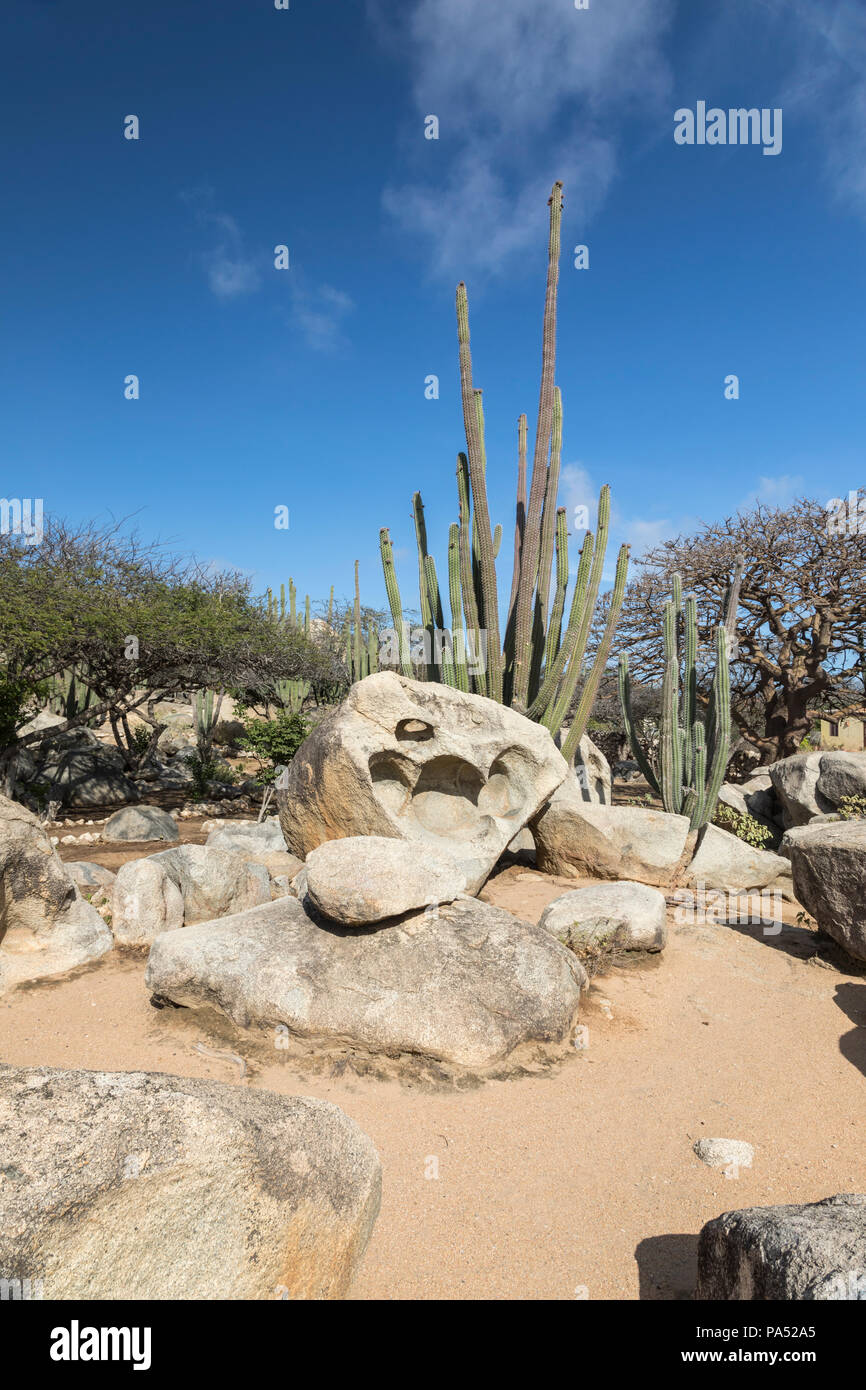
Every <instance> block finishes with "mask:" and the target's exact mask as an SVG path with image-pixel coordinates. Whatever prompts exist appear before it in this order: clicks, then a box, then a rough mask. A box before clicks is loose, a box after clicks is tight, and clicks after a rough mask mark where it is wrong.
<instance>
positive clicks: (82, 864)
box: [64, 859, 117, 888]
mask: <svg viewBox="0 0 866 1390" xmlns="http://www.w3.org/2000/svg"><path fill="white" fill-rule="evenodd" d="M64 867H65V869H66V872H67V873H68V874H69V877H70V878H71V879H72V881H73V883H77V884H78V886H79V888H110V887H111V885H112V883H113V882H114V880H115V878H116V877H117V875H116V874H113V873H112V872H111V869H106V868H105V867H104V866H103V865H102V864H92V863H91V862H90V861H89V860H88V859H73V860H72V861H71V862H70V861H69V860H67V862H66V864H65V865H64Z"/></svg>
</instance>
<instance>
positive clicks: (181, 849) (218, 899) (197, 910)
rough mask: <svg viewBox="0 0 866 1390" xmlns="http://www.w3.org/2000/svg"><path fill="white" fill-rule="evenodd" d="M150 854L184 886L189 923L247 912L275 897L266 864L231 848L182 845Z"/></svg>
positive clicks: (173, 879)
mask: <svg viewBox="0 0 866 1390" xmlns="http://www.w3.org/2000/svg"><path fill="white" fill-rule="evenodd" d="M149 857H150V859H151V860H152V861H153V862H154V863H155V864H159V865H160V867H161V868H163V869H165V871H166V873H167V874H168V876H169V878H170V879H171V880H172V882H173V883H174V884H176V885H177V887H178V888H179V889H180V891H181V894H182V896H183V920H184V924H185V925H186V926H189V925H190V923H192V922H207V921H210V920H212V919H213V918H215V917H225V916H227V915H228V914H229V913H232V912H244V911H245V910H246V909H247V908H248V907H256V906H258V904H259V903H267V902H270V900H271V883H270V876H269V874H268V871H267V869H266V868H265V867H264V865H263V864H251V863H248V862H246V861H245V860H243V859H241V858H240V856H239V855H237V854H233V853H231V852H230V851H228V850H223V849H214V848H213V847H212V846H207V845H178V846H176V848H175V849H165V850H162V851H161V852H160V853H159V854H153V855H150V856H149Z"/></svg>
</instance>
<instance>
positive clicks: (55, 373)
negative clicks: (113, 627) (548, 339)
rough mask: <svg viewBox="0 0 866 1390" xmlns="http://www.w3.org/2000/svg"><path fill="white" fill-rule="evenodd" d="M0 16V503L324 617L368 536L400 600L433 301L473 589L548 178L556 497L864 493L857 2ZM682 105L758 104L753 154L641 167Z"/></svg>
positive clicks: (529, 369)
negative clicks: (135, 532) (285, 523)
mask: <svg viewBox="0 0 866 1390" xmlns="http://www.w3.org/2000/svg"><path fill="white" fill-rule="evenodd" d="M2 31H3V43H2V45H0V51H2V57H0V73H2V81H0V105H2V108H3V110H2V126H3V129H4V131H5V132H6V135H5V139H4V141H3V144H2V155H0V160H2V186H3V191H4V198H3V216H2V220H0V241H2V256H0V280H2V320H3V330H4V331H3V334H2V347H0V352H2V360H0V440H2V450H3V462H4V480H3V492H4V494H5V495H7V496H21V497H36V496H40V497H42V498H44V502H45V508H46V511H50V512H54V513H57V514H59V515H62V516H65V517H67V518H69V519H70V520H83V519H88V518H94V519H100V520H108V519H110V518H111V517H115V518H120V517H125V516H130V515H132V514H135V524H136V525H137V527H138V528H139V530H140V531H141V532H142V533H143V534H144V535H146V536H148V537H161V538H162V539H164V540H166V541H168V542H170V544H171V545H172V547H173V548H174V549H176V550H179V551H183V552H188V553H192V554H195V555H197V556H198V557H199V558H200V559H202V560H205V561H213V562H215V563H217V564H219V565H230V566H233V567H238V568H241V569H244V570H246V571H248V572H250V573H251V575H252V576H253V579H254V583H255V586H256V588H257V589H264V588H265V586H266V585H268V584H275V585H278V584H279V582H280V580H281V579H287V578H288V576H289V575H292V576H293V577H294V579H295V581H296V583H297V584H298V587H299V590H300V592H301V593H302V594H303V593H304V592H309V593H310V594H311V595H312V596H313V597H314V598H323V597H325V596H326V595H327V591H328V588H329V586H330V585H331V584H334V585H335V587H336V590H337V593H338V594H341V595H344V596H348V595H349V594H350V592H351V587H352V563H353V561H354V560H355V559H356V558H357V559H359V560H360V562H361V576H362V592H363V596H364V598H365V600H366V601H367V602H371V603H374V604H379V603H381V602H382V601H383V598H384V586H383V583H382V579H381V572H380V566H379V560H378V529H379V527H380V526H382V525H388V526H390V527H391V531H392V537H393V540H394V544H395V547H396V548H397V554H398V557H399V563H400V576H401V583H402V587H403V595H404V601H405V603H406V606H407V608H408V607H410V606H417V594H416V592H415V590H416V581H417V569H416V565H415V551H414V536H413V529H412V521H411V508H410V500H411V495H412V493H413V491H415V489H416V488H419V489H420V490H421V492H422V494H423V497H424V500H425V504H426V507H427V518H428V528H429V533H430V538H431V545H432V546H433V548H434V549H435V550H436V553H437V557H438V559H439V562H440V565H441V563H442V561H443V559H444V541H445V539H446V536H447V526H448V523H449V522H450V521H451V520H453V519H455V517H456V496H455V487H454V460H455V455H456V452H457V450H458V449H459V448H461V447H463V434H462V420H461V412H460V397H459V382H458V376H457V353H456V330H455V323H454V288H455V285H456V283H457V281H458V280H459V279H461V278H465V280H466V281H467V284H468V289H469V303H470V314H471V320H472V339H473V353H474V366H475V379H476V384H477V385H480V386H483V387H484V390H485V412H486V419H487V426H488V482H489V491H490V502H491V514H492V518H493V520H494V521H497V520H498V521H501V522H502V523H503V525H504V527H505V533H506V541H505V544H504V546H503V554H504V555H505V556H506V557H507V559H506V563H505V565H504V566H502V569H503V570H504V573H503V575H502V584H503V587H504V588H506V589H507V587H508V584H509V581H510V549H511V536H512V533H513V507H514V486H515V473H516V420H517V416H518V414H519V412H520V411H521V410H525V411H526V412H527V414H528V416H529V419H530V424H531V425H532V424H534V418H535V410H536V406H537V383H538V372H539V365H540V338H541V310H542V303H543V290H544V273H545V246H546V240H545V239H546V218H547V206H546V203H547V197H548V194H549V191H550V185H551V184H552V182H553V180H554V179H555V178H561V179H562V180H563V181H564V183H565V213H564V224H563V225H564V236H563V249H564V254H563V262H562V275H561V293H560V335H559V367H558V382H559V385H560V386H561V388H562V391H563V397H564V420H565V432H564V452H563V462H564V464H565V465H566V472H565V478H564V486H563V489H562V491H563V500H564V501H565V502H566V503H567V504H568V505H569V506H570V507H572V506H575V505H577V504H579V503H587V504H590V505H593V504H594V499H595V497H596V495H597V491H598V487H599V486H600V484H601V483H603V482H608V483H610V485H611V488H612V491H613V498H614V517H615V535H614V537H613V539H614V541H619V540H622V539H627V540H629V541H630V542H631V543H632V545H633V546H634V548H635V551H638V552H639V551H640V549H641V548H643V547H645V546H646V545H647V544H651V543H652V542H653V541H655V540H657V539H660V538H662V537H664V536H666V535H669V534H673V533H675V532H677V531H678V530H682V529H691V528H693V527H694V526H695V525H696V524H697V522H698V521H699V520H701V519H705V520H714V519H717V518H718V517H720V516H722V515H724V514H728V513H730V512H732V511H735V510H736V509H737V508H739V507H741V506H743V505H748V504H749V503H750V501H751V500H753V499H754V498H755V497H756V496H760V497H762V498H765V499H767V500H769V501H774V502H775V501H778V502H784V501H786V500H788V499H789V498H790V497H791V496H793V495H795V494H796V493H799V492H806V493H808V494H810V495H815V496H819V497H821V499H822V500H825V499H826V498H829V497H831V496H833V495H842V494H844V493H847V491H848V490H849V489H851V488H857V487H858V486H860V485H864V484H866V466H864V457H863V440H864V400H866V392H864V372H866V352H864V338H863V325H864V318H866V316H864V292H863V291H864V254H863V245H864V231H866V6H864V5H863V4H862V3H861V2H860V0H853V2H852V3H849V2H848V0H839V3H836V2H835V0H808V3H805V2H804V3H801V0H767V2H766V3H762V0H748V3H740V2H738V0H727V2H726V3H724V4H715V3H710V0H681V3H675V2H674V0H590V6H589V9H588V10H585V11H577V10H575V8H574V5H573V0H376V2H375V3H373V0H370V2H369V3H368V2H367V0H339V3H335V0H332V3H330V4H325V3H324V0H291V7H290V9H289V10H288V11H282V10H280V11H278V10H276V9H275V8H274V5H273V3H272V0H209V2H208V3H207V4H202V3H201V0H149V3H148V4H147V5H146V6H135V5H130V6H125V5H119V4H117V3H116V0H82V2H81V3H79V4H76V5H74V6H73V5H70V4H67V3H63V0H6V4H5V6H4V11H3V19H2ZM698 100H705V101H706V102H707V103H708V105H710V106H713V105H715V106H719V107H722V108H728V107H731V106H747V107H753V106H754V107H759V108H763V107H771V108H775V107H781V108H782V111H783V148H782V151H781V153H780V154H779V155H778V156H775V157H767V156H764V155H763V154H762V151H761V149H760V148H759V147H754V146H746V147H741V146H727V147H710V146H703V147H700V146H691V147H689V146H679V145H677V144H675V142H674V139H673V131H674V112H675V110H676V109H678V108H681V107H686V106H688V107H692V108H694V107H695V104H696V102H697V101H698ZM129 114H135V115H137V116H138V118H139V121H140V138H139V139H138V140H137V141H131V140H126V139H124V135H123V123H124V117H126V116H127V115H129ZM428 114H436V115H437V116H438V118H439V123H440V131H439V135H440V138H439V139H438V140H436V141H434V140H426V139H425V138H424V117H425V116H426V115H428ZM578 243H585V244H587V245H588V246H589V249H590V267H589V269H588V270H576V269H574V267H573V264H572V262H573V255H572V248H573V247H574V246H575V245H577V244H578ZM278 244H286V245H287V246H288V247H289V252H290V262H291V264H290V269H289V270H288V271H278V270H276V269H275V268H274V263H273V262H274V247H275V246H276V245H278ZM130 373H135V374H136V375H137V376H138V377H139V378H140V383H141V385H140V391H141V395H140V399H139V400H137V401H128V400H126V399H124V379H125V378H126V376H127V375H128V374H130ZM729 373H736V374H737V375H738V377H739V379H740V398H739V400H736V401H731V400H726V399H725V396H724V380H725V377H726V376H727V375H728V374H729ZM429 374H436V375H437V376H438V377H439V379H440V396H439V399H438V400H427V399H425V394H424V383H425V378H426V377H427V376H428V375H429ZM280 505H284V506H287V507H288V508H289V511H290V527H289V529H288V531H285V530H277V529H275V527H274V525H273V517H274V508H275V507H277V506H280ZM580 538H581V537H580V533H578V534H577V535H576V537H575V540H576V541H578V542H579V540H580Z"/></svg>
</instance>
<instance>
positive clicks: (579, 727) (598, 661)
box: [562, 545, 629, 763]
mask: <svg viewBox="0 0 866 1390" xmlns="http://www.w3.org/2000/svg"><path fill="white" fill-rule="evenodd" d="M628 553H629V548H628V546H627V545H622V546H620V550H619V555H618V556H617V561H616V575H615V578H614V583H613V594H612V596H611V601H610V607H609V609H608V612H607V622H606V623H605V625H604V635H603V636H602V639H601V641H600V642H599V644H598V650H597V651H596V654H595V660H594V661H593V663H592V666H591V668H590V672H589V676H588V677H587V679H586V681H585V682H584V686H583V690H582V691H581V692H580V700H579V701H578V706H577V712H576V713H575V716H574V722H573V723H572V726H571V728H570V729H569V731H568V736H567V738H566V740H565V742H564V744H563V745H562V756H563V757H564V758H565V761H566V762H567V763H570V762H571V761H572V759H573V758H574V755H575V753H576V752H577V745H578V744H579V742H580V740H581V739H582V738H583V735H584V733H585V732H586V726H587V724H588V722H589V716H590V714H591V713H592V707H593V705H594V704H595V697H596V695H597V693H598V687H599V683H600V681H601V678H602V675H603V674H604V669H605V667H606V666H607V661H608V657H609V656H610V648H611V643H612V642H613V634H614V632H615V630H616V625H617V623H618V622H619V615H620V610H621V608H622V601H623V596H624V595H625V581H626V577H627V575H628Z"/></svg>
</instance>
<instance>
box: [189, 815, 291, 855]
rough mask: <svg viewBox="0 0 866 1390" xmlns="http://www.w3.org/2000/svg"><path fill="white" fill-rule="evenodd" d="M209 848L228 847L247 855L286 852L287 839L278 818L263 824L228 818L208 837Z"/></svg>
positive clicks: (215, 827) (265, 821)
mask: <svg viewBox="0 0 866 1390" xmlns="http://www.w3.org/2000/svg"><path fill="white" fill-rule="evenodd" d="M205 843H206V845H207V848H208V849H227V850H231V851H233V852H234V853H236V854H237V853H239V852H241V853H243V854H245V855H252V854H266V853H269V852H274V851H276V852H279V853H282V854H285V852H286V841H285V838H284V836H283V832H282V830H281V829H280V823H279V821H278V820H277V819H276V818H272V819H270V820H264V821H262V822H261V824H249V823H247V822H245V821H232V820H227V821H224V822H223V823H222V825H216V826H214V828H213V830H211V832H210V834H209V835H208V837H207V840H206V842H205Z"/></svg>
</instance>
